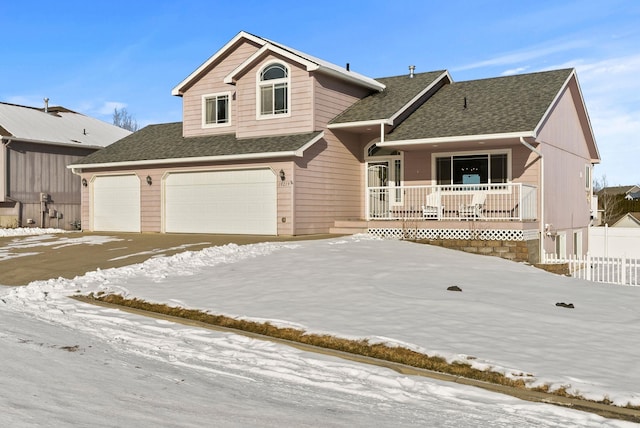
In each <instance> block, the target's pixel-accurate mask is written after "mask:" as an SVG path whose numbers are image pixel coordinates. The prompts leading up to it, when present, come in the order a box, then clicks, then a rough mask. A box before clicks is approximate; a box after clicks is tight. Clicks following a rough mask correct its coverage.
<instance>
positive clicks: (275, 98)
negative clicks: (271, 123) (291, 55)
mask: <svg viewBox="0 0 640 428" xmlns="http://www.w3.org/2000/svg"><path fill="white" fill-rule="evenodd" d="M289 80H290V79H289V69H288V68H287V67H286V66H285V65H283V64H281V63H279V62H276V63H271V64H268V65H267V66H265V67H264V68H263V69H262V71H260V73H259V79H258V94H257V99H258V117H260V118H266V117H274V116H277V115H283V114H288V113H289V83H290V81H289Z"/></svg>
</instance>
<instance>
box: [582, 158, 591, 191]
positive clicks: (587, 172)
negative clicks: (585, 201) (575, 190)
mask: <svg viewBox="0 0 640 428" xmlns="http://www.w3.org/2000/svg"><path fill="white" fill-rule="evenodd" d="M584 188H585V190H591V164H585V166H584Z"/></svg>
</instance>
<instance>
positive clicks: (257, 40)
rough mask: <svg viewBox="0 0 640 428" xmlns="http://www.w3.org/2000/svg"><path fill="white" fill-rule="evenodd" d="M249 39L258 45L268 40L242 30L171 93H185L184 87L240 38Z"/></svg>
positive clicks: (177, 94) (179, 94) (178, 94)
mask: <svg viewBox="0 0 640 428" xmlns="http://www.w3.org/2000/svg"><path fill="white" fill-rule="evenodd" d="M242 39H247V40H250V41H252V42H254V43H256V44H258V45H261V46H263V45H264V44H266V43H267V42H266V41H265V40H263V39H261V38H260V37H257V36H254V35H253V34H249V33H247V32H245V31H240V32H239V33H238V34H236V35H235V37H234V38H233V39H231V40H229V41H228V42H227V43H226V44H225V45H224V46H223V47H222V48H220V49H218V51H217V52H216V53H215V54H213V55H212V56H211V57H209V59H207V60H206V61H205V62H204V63H202V64H201V65H200V67H198V68H197V69H196V70H195V71H193V72H192V73H191V74H189V76H187V77H186V78H185V79H184V80H183V81H182V82H180V83H178V84H177V85H176V86H175V87H174V88H173V89H172V90H171V95H176V96H181V95H182V94H184V88H185V87H186V86H188V85H189V84H190V83H191V81H192V80H193V79H195V78H197V77H198V76H199V75H200V74H202V73H203V72H204V71H205V70H206V69H207V68H209V66H210V65H211V64H213V63H214V62H215V61H216V60H217V59H218V58H220V57H221V56H222V55H223V54H224V53H225V52H226V51H228V50H229V49H231V48H232V47H233V46H235V45H236V44H237V43H238V42H239V41H240V40H242Z"/></svg>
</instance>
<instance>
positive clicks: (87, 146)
mask: <svg viewBox="0 0 640 428" xmlns="http://www.w3.org/2000/svg"><path fill="white" fill-rule="evenodd" d="M0 140H2V141H6V142H7V143H10V142H12V141H20V142H22V143H31V144H44V145H47V146H60V147H78V148H81V149H104V147H105V146H95V145H92V144H86V143H81V142H79V143H64V142H60V141H46V140H34V139H29V138H20V137H16V136H6V135H2V136H0Z"/></svg>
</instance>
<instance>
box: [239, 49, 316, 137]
mask: <svg viewBox="0 0 640 428" xmlns="http://www.w3.org/2000/svg"><path fill="white" fill-rule="evenodd" d="M274 59H278V60H279V61H282V62H283V63H285V64H286V65H287V66H288V67H289V68H290V73H291V84H290V86H289V90H290V92H291V105H290V106H289V108H290V115H289V116H286V117H275V118H269V119H257V118H256V113H257V106H256V79H257V73H258V71H259V70H261V69H262V67H263V66H264V64H265V63H267V62H269V61H272V60H274ZM236 90H237V98H238V100H237V106H238V124H237V127H236V135H237V136H238V138H250V137H260V136H266V135H282V134H295V133H304V132H312V131H314V129H313V121H312V117H313V111H312V99H313V81H312V79H311V77H310V76H309V73H308V72H307V71H306V70H305V69H304V68H302V67H300V66H299V65H297V64H291V63H290V62H287V61H285V60H284V59H283V58H279V57H276V56H267V57H265V58H264V59H263V60H261V61H259V62H258V63H256V65H255V66H254V67H251V68H249V69H248V70H247V72H246V73H245V74H244V75H242V76H241V77H240V79H239V80H238V83H237V85H236Z"/></svg>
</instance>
